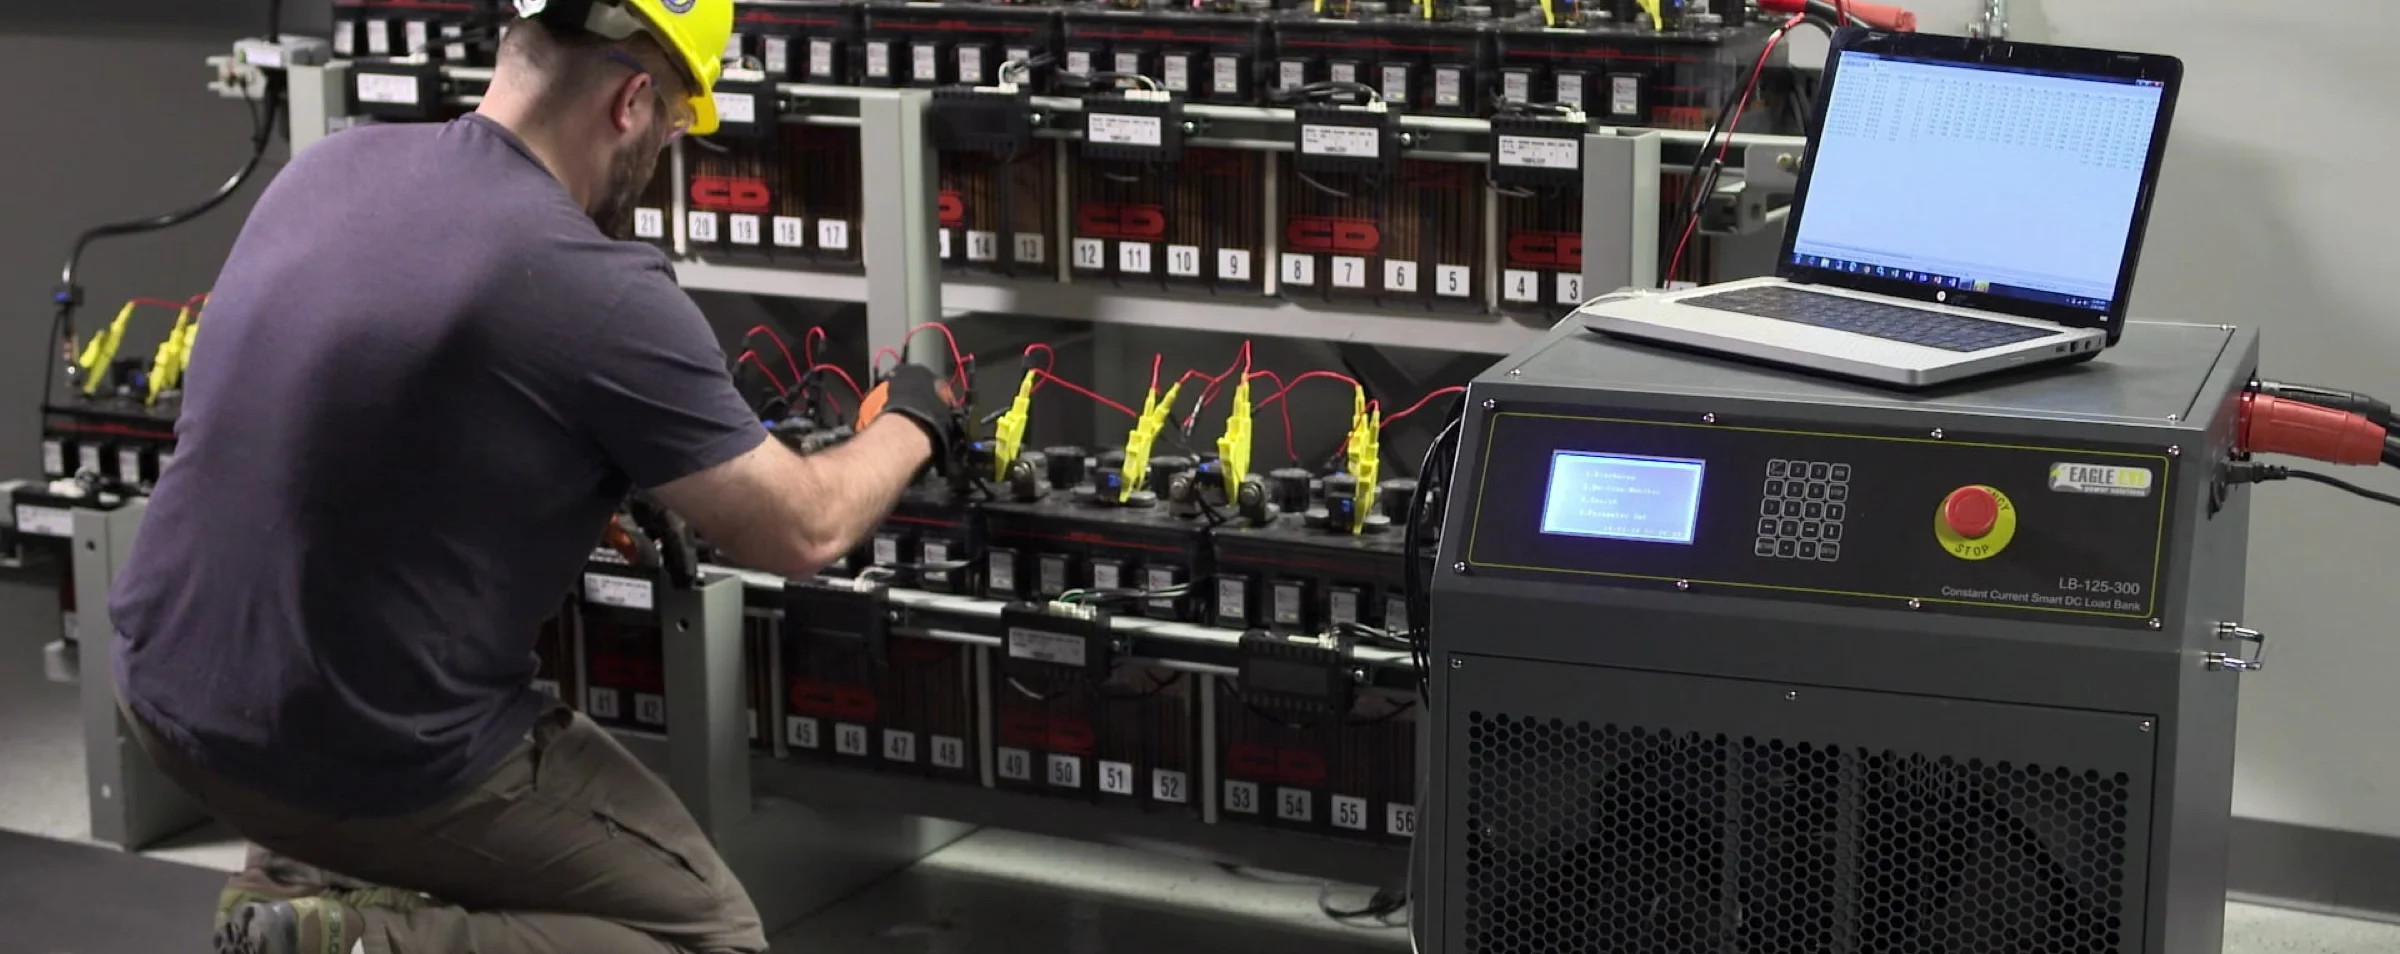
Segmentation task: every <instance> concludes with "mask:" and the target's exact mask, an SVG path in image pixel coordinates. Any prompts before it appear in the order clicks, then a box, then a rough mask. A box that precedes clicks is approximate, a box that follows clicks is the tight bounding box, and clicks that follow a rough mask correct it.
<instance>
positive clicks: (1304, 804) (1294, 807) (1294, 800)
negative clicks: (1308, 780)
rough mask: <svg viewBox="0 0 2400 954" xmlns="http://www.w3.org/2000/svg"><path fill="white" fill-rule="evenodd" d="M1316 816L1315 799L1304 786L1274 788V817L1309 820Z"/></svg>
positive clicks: (1285, 819)
mask: <svg viewBox="0 0 2400 954" xmlns="http://www.w3.org/2000/svg"><path fill="white" fill-rule="evenodd" d="M1316 816H1317V800H1316V798H1315V797H1314V796H1311V795H1310V794H1309V793H1308V789H1305V788H1279V789H1276V790H1275V817H1277V818H1280V819H1283V820H1284V821H1288V822H1311V821H1315V820H1316Z"/></svg>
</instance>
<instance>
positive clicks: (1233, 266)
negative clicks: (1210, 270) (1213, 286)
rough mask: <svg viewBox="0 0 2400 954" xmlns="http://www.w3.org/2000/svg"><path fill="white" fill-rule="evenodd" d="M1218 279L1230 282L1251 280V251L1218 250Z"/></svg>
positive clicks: (1239, 249)
mask: <svg viewBox="0 0 2400 954" xmlns="http://www.w3.org/2000/svg"><path fill="white" fill-rule="evenodd" d="M1217 277H1218V278H1221V279H1224V280H1226V281H1229V282H1246V281H1249V280H1250V250H1249V249H1246V248H1221V249H1218V250H1217Z"/></svg>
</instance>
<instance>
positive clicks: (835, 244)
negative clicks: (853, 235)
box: [817, 219, 850, 252]
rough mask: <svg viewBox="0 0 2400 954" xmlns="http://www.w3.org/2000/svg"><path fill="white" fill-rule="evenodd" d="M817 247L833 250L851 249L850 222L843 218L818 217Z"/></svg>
mask: <svg viewBox="0 0 2400 954" xmlns="http://www.w3.org/2000/svg"><path fill="white" fill-rule="evenodd" d="M817 247H818V248H821V249H825V250H827V251H832V252H846V251H849V250H850V223H849V222H848V221H845V220H843V219H818V220H817Z"/></svg>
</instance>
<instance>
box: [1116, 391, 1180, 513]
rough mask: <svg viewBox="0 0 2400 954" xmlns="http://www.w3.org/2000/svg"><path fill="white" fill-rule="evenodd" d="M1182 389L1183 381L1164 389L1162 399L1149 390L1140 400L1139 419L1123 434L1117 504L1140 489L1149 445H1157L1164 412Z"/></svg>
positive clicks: (1146, 473)
mask: <svg viewBox="0 0 2400 954" xmlns="http://www.w3.org/2000/svg"><path fill="white" fill-rule="evenodd" d="M1181 390H1183V382H1181V381H1177V382H1175V383H1174V384H1170V385H1168V386H1167V393H1166V396H1165V397H1160V396H1159V393H1158V389H1156V388H1152V389H1151V390H1150V393H1149V394H1148V395H1147V396H1145V397H1143V398H1142V416H1141V417H1139V418H1137V419H1135V421H1134V424H1133V433H1131V434H1127V435H1125V470H1124V476H1125V481H1124V486H1122V487H1118V488H1117V502H1118V503H1124V502H1125V501H1126V500H1128V499H1131V498H1132V497H1133V492H1134V491H1136V490H1140V489H1141V487H1142V483H1143V482H1144V481H1145V480H1147V479H1148V477H1149V474H1150V445H1152V444H1155V443H1157V442H1158V432H1159V429H1160V428H1163V427H1165V426H1166V425H1167V410H1168V409H1169V408H1171V407H1173V406H1174V404H1175V392H1177V391H1181Z"/></svg>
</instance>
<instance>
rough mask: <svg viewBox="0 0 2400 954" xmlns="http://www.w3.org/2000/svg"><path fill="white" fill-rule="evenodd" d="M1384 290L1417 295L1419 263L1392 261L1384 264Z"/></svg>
mask: <svg viewBox="0 0 2400 954" xmlns="http://www.w3.org/2000/svg"><path fill="white" fill-rule="evenodd" d="M1383 290H1384V291H1395V292H1406V293H1408V294H1411V295H1413V294H1416V292H1417V263H1415V262H1391V261H1387V262H1384V263H1383Z"/></svg>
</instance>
